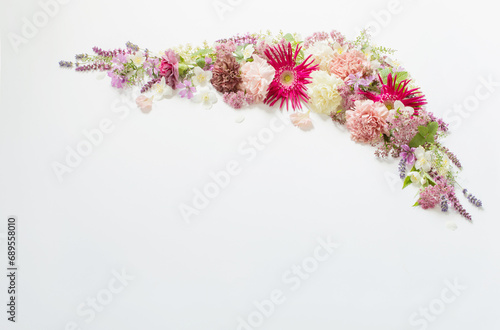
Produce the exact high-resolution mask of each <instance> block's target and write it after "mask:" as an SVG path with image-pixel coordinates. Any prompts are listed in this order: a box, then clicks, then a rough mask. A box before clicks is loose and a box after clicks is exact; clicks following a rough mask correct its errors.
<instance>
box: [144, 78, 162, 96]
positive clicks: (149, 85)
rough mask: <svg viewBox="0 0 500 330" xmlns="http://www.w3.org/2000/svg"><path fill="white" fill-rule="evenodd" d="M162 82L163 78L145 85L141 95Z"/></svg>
mask: <svg viewBox="0 0 500 330" xmlns="http://www.w3.org/2000/svg"><path fill="white" fill-rule="evenodd" d="M160 81H161V78H156V79H153V80H150V81H149V82H147V83H146V84H144V86H142V88H141V93H145V92H147V91H148V90H150V89H151V87H153V85H154V84H156V83H157V82H160Z"/></svg>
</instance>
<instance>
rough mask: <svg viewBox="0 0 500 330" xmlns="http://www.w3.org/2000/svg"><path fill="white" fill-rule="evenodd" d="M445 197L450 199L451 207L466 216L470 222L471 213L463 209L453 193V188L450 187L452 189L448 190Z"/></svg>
mask: <svg viewBox="0 0 500 330" xmlns="http://www.w3.org/2000/svg"><path fill="white" fill-rule="evenodd" d="M447 197H448V199H449V200H450V202H451V205H453V208H454V209H455V210H457V212H458V213H460V215H461V216H463V217H464V218H466V219H467V220H469V221H471V222H472V217H471V215H470V214H469V213H468V212H467V211H466V210H465V208H464V207H463V206H462V204H460V202H459V201H458V198H457V196H456V195H455V190H454V189H452V190H450V191H449V192H448V196H447Z"/></svg>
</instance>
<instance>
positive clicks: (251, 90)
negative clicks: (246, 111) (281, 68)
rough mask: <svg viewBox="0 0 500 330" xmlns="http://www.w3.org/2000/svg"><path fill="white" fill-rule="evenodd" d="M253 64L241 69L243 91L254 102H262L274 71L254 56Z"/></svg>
mask: <svg viewBox="0 0 500 330" xmlns="http://www.w3.org/2000/svg"><path fill="white" fill-rule="evenodd" d="M253 59H254V60H253V62H247V63H245V64H244V65H243V66H242V67H241V78H242V80H243V84H242V87H243V89H244V90H245V91H246V92H247V93H248V94H250V95H251V96H252V97H253V100H254V102H256V103H258V102H262V101H263V100H264V99H265V98H266V95H267V88H268V87H269V84H270V83H271V82H272V81H273V79H274V74H275V70H274V68H273V67H272V66H270V65H269V64H267V62H266V61H265V60H264V59H262V58H261V57H259V56H257V55H254V56H253Z"/></svg>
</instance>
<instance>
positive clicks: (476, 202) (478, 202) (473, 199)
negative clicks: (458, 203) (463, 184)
mask: <svg viewBox="0 0 500 330" xmlns="http://www.w3.org/2000/svg"><path fill="white" fill-rule="evenodd" d="M462 192H463V193H464V196H465V197H466V198H467V199H468V200H469V202H471V203H472V204H473V205H474V206H476V207H481V206H483V202H481V200H480V199H478V198H476V196H474V195H472V194H469V193H468V192H467V189H464V190H463V191H462Z"/></svg>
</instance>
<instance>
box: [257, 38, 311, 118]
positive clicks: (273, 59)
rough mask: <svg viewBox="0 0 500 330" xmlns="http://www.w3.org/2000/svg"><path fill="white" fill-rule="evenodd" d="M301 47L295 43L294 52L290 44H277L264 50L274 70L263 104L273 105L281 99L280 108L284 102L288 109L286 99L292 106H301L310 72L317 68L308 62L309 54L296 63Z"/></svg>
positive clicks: (307, 98) (306, 98)
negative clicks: (302, 60)
mask: <svg viewBox="0 0 500 330" xmlns="http://www.w3.org/2000/svg"><path fill="white" fill-rule="evenodd" d="M300 49H301V47H299V46H298V45H297V47H295V52H294V51H293V49H292V44H291V43H288V45H285V44H279V45H277V46H275V47H271V48H269V49H267V50H266V51H265V55H266V56H267V58H268V59H269V60H268V63H269V64H270V65H271V66H272V67H273V68H274V70H276V73H275V75H274V79H273V81H272V82H271V84H269V88H268V89H267V97H266V99H265V100H264V103H265V104H269V105H270V106H273V105H274V104H275V103H276V102H278V100H280V99H281V104H280V109H281V108H282V107H283V104H284V103H285V102H286V109H287V110H288V101H290V102H291V103H292V108H293V109H294V110H295V109H300V108H302V105H301V101H304V102H307V100H309V96H308V95H307V93H306V86H305V85H307V84H309V83H310V82H311V80H310V77H311V72H313V71H314V70H316V69H317V68H318V66H317V65H312V62H313V61H312V60H311V62H309V63H308V61H309V59H310V57H311V56H309V57H307V58H306V59H305V60H304V62H302V63H301V64H299V65H297V62H296V60H297V56H298V55H299V52H300Z"/></svg>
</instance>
